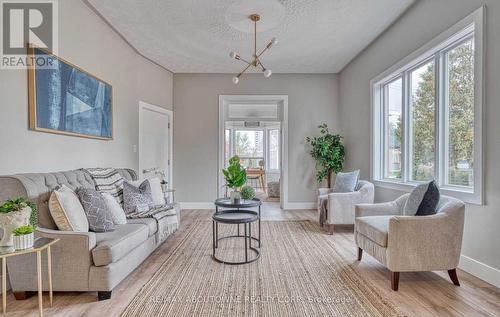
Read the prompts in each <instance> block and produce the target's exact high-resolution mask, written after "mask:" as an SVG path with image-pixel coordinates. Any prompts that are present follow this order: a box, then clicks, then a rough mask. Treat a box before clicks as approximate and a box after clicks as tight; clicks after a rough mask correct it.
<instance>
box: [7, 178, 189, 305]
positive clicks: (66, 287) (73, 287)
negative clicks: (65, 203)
mask: <svg viewBox="0 0 500 317" xmlns="http://www.w3.org/2000/svg"><path fill="white" fill-rule="evenodd" d="M118 171H119V173H120V174H121V175H122V176H123V178H124V179H126V180H136V179H137V175H136V173H135V172H134V171H133V170H130V169H119V170H118ZM61 184H65V185H66V186H68V187H70V188H72V189H76V188H79V187H85V188H94V183H93V180H92V178H91V176H90V175H89V174H87V173H85V172H84V171H83V170H73V171H65V172H56V173H36V174H17V175H10V176H0V202H3V201H5V200H7V199H9V198H12V197H26V198H28V199H29V200H31V201H33V202H35V203H36V204H37V206H38V224H39V227H38V229H37V231H36V235H37V236H43V237H51V238H59V239H60V241H59V242H58V243H56V244H55V245H54V246H53V247H52V272H53V273H52V274H53V288H54V291H97V292H98V298H99V300H103V299H108V298H110V297H111V291H112V290H113V288H114V287H115V286H116V285H118V284H119V283H120V282H121V281H122V280H123V279H125V278H126V277H127V276H128V275H129V274H130V273H131V272H132V271H133V270H134V269H135V268H136V267H138V266H139V265H140V264H141V263H142V262H143V261H144V260H145V259H146V258H147V257H148V256H149V255H150V254H151V253H152V252H153V251H154V250H155V249H156V248H157V247H158V246H159V245H160V244H161V243H162V242H163V241H165V239H166V238H167V236H168V235H169V234H171V233H173V232H174V231H176V230H177V228H178V226H179V224H180V212H179V208H176V210H177V213H176V215H173V216H170V217H165V218H162V219H160V221H165V222H166V223H165V225H163V224H162V227H166V228H169V229H168V230H169V232H165V231H164V232H158V227H159V226H158V223H157V220H155V219H153V218H142V219H128V220H127V222H128V223H127V224H125V225H118V226H116V228H115V230H114V231H112V232H104V233H96V232H69V231H59V230H57V227H56V225H55V223H54V221H53V220H52V217H51V215H50V212H49V209H48V200H49V197H50V194H51V192H52V190H53V189H54V188H55V187H56V186H58V185H61ZM167 223H168V225H166V224H167ZM44 257H45V254H44ZM35 261H36V257H35V256H34V255H24V256H18V257H13V258H9V260H8V261H7V267H8V272H9V279H10V285H11V288H12V291H13V292H14V295H15V296H16V298H18V299H22V298H26V292H28V291H29V292H31V291H36V290H37V282H36V265H35ZM42 264H43V265H44V266H45V267H43V268H42V271H43V272H47V270H46V269H47V268H46V264H47V261H46V259H42ZM43 279H44V280H43V287H44V290H48V280H47V275H46V274H43Z"/></svg>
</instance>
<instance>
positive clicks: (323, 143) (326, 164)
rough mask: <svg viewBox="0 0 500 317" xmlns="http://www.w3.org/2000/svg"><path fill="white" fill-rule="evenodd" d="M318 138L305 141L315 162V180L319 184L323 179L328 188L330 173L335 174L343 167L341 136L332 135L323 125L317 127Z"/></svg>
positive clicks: (343, 157)
mask: <svg viewBox="0 0 500 317" xmlns="http://www.w3.org/2000/svg"><path fill="white" fill-rule="evenodd" d="M318 128H319V129H320V136H316V137H313V138H310V137H307V138H306V141H307V143H308V144H310V145H311V147H312V149H311V151H310V153H311V156H312V157H313V158H314V159H315V160H316V168H317V169H318V171H317V173H316V180H317V181H318V183H321V182H322V181H323V180H324V179H325V178H326V179H327V181H328V187H330V186H331V183H332V182H331V180H332V173H335V174H337V173H338V172H340V171H342V168H343V166H344V159H345V151H344V145H343V144H342V136H340V135H339V134H332V133H330V132H329V131H328V126H327V124H326V123H323V124H321V125H319V126H318Z"/></svg>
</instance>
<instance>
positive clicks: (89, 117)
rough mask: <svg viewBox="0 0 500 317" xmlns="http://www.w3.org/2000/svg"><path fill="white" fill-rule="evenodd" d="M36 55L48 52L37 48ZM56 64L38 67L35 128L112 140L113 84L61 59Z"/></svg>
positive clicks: (35, 79)
mask: <svg viewBox="0 0 500 317" xmlns="http://www.w3.org/2000/svg"><path fill="white" fill-rule="evenodd" d="M34 54H35V55H36V58H38V57H43V56H41V55H47V54H48V53H47V52H45V51H43V50H41V49H37V48H35V49H34ZM54 63H55V64H54V67H51V68H48V69H47V68H43V69H41V68H40V69H37V68H36V67H35V69H34V72H35V74H34V76H33V79H34V87H35V89H34V92H32V90H31V89H30V93H34V94H35V98H34V101H35V112H36V127H35V130H42V131H46V132H55V133H63V134H70V135H77V136H88V137H94V138H102V139H111V138H112V137H113V114H112V102H113V93H112V87H111V85H109V84H108V83H105V82H103V81H102V80H100V79H98V78H96V77H94V76H92V75H90V74H89V73H87V72H85V71H83V70H81V69H79V68H77V67H75V66H73V65H71V64H69V63H67V62H65V61H63V60H61V59H59V58H55V59H54Z"/></svg>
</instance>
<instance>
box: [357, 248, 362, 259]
mask: <svg viewBox="0 0 500 317" xmlns="http://www.w3.org/2000/svg"><path fill="white" fill-rule="evenodd" d="M362 257H363V249H361V248H359V247H358V261H361V258H362Z"/></svg>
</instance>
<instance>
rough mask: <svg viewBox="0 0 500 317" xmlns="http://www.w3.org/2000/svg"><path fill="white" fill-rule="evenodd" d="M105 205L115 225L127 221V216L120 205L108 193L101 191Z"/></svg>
mask: <svg viewBox="0 0 500 317" xmlns="http://www.w3.org/2000/svg"><path fill="white" fill-rule="evenodd" d="M101 194H102V197H103V198H104V201H105V202H106V206H107V207H108V211H109V214H110V215H111V219H112V220H113V223H114V224H115V225H124V224H126V223H127V216H126V215H125V211H124V210H123V208H122V206H120V204H119V203H118V201H116V199H115V198H114V197H113V196H112V195H111V194H110V193H101Z"/></svg>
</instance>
